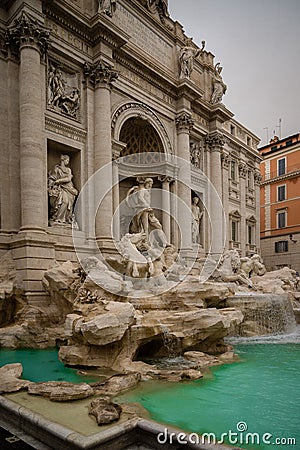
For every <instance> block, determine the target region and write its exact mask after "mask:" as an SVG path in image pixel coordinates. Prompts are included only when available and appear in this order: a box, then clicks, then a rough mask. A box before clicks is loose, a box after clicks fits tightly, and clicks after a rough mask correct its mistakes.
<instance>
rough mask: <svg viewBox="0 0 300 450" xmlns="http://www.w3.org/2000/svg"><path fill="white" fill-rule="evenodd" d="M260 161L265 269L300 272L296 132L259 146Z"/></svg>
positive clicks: (299, 149) (298, 137)
mask: <svg viewBox="0 0 300 450" xmlns="http://www.w3.org/2000/svg"><path fill="white" fill-rule="evenodd" d="M259 152H260V154H261V156H262V158H263V161H262V162H261V176H262V181H261V200H260V201H261V216H260V221H261V225H260V229H261V233H260V234H261V253H262V257H263V259H264V262H265V264H266V267H267V269H269V270H274V269H279V268H281V267H285V266H287V267H289V268H291V269H294V270H296V271H297V272H300V225H299V224H300V198H299V192H300V163H299V161H300V134H299V133H296V134H294V135H292V136H287V137H285V138H283V139H279V138H278V137H277V136H275V137H274V138H273V139H271V141H270V142H269V144H267V145H265V146H263V147H261V148H259Z"/></svg>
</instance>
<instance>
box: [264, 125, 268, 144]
mask: <svg viewBox="0 0 300 450" xmlns="http://www.w3.org/2000/svg"><path fill="white" fill-rule="evenodd" d="M264 130H266V131H267V144H268V143H269V127H264Z"/></svg>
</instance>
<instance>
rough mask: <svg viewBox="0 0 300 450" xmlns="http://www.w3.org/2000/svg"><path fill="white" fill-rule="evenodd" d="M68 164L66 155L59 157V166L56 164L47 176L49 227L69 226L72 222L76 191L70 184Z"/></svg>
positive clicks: (70, 172)
mask: <svg viewBox="0 0 300 450" xmlns="http://www.w3.org/2000/svg"><path fill="white" fill-rule="evenodd" d="M69 163H70V157H69V156H68V155H60V164H56V165H55V167H54V168H53V169H52V170H51V171H50V172H49V174H48V194H49V199H50V207H51V210H50V225H54V224H58V225H71V224H72V223H73V222H74V221H73V205H74V201H75V197H76V195H77V194H78V191H77V189H76V188H75V187H74V185H73V182H72V178H73V175H72V171H71V169H70V167H68V165H69Z"/></svg>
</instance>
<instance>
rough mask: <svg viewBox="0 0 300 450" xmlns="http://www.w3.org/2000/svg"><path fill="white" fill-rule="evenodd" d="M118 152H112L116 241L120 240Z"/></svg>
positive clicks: (114, 231) (114, 233)
mask: <svg viewBox="0 0 300 450" xmlns="http://www.w3.org/2000/svg"><path fill="white" fill-rule="evenodd" d="M119 156H120V152H117V151H114V153H113V167H112V169H113V213H114V222H113V236H114V239H115V240H116V241H118V240H119V239H120V211H119V209H118V207H119V204H120V192H119V166H118V162H117V160H118V158H119Z"/></svg>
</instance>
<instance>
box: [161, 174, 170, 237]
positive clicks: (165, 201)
mask: <svg viewBox="0 0 300 450" xmlns="http://www.w3.org/2000/svg"><path fill="white" fill-rule="evenodd" d="M159 180H160V181H161V182H162V227H163V231H164V233H165V235H166V238H167V241H168V242H170V241H171V216H170V214H171V199H170V182H171V181H172V178H171V177H167V176H161V177H159Z"/></svg>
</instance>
